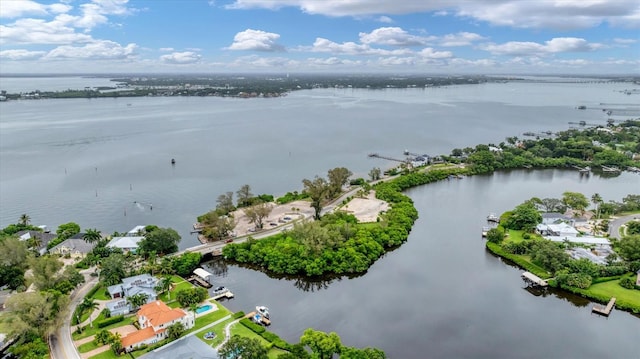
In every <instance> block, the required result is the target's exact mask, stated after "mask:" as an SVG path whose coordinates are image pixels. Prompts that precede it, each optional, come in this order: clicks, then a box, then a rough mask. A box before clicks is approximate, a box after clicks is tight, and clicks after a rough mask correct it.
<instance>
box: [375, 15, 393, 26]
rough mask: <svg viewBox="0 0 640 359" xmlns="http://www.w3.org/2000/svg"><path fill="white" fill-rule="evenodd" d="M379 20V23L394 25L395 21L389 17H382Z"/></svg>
mask: <svg viewBox="0 0 640 359" xmlns="http://www.w3.org/2000/svg"><path fill="white" fill-rule="evenodd" d="M377 20H378V22H382V23H385V24H393V19H392V18H390V17H388V16H384V15H383V16H380V17H379V18H378V19H377Z"/></svg>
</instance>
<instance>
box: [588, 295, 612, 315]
mask: <svg viewBox="0 0 640 359" xmlns="http://www.w3.org/2000/svg"><path fill="white" fill-rule="evenodd" d="M615 305H616V297H612V298H611V300H610V301H609V303H608V304H607V306H606V307H603V306H601V305H594V306H593V309H591V312H593V313H596V314H600V315H604V316H605V317H608V316H609V314H611V311H612V310H613V307H614V306H615Z"/></svg>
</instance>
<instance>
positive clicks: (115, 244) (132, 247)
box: [107, 237, 144, 253]
mask: <svg viewBox="0 0 640 359" xmlns="http://www.w3.org/2000/svg"><path fill="white" fill-rule="evenodd" d="M143 238H144V237H113V238H111V240H110V241H109V243H107V247H110V248H120V249H122V251H123V252H124V253H127V252H132V253H135V252H136V251H137V250H138V243H140V241H141V240H142V239H143Z"/></svg>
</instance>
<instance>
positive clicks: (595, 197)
mask: <svg viewBox="0 0 640 359" xmlns="http://www.w3.org/2000/svg"><path fill="white" fill-rule="evenodd" d="M602 202H603V201H602V196H600V194H599V193H594V194H593V195H592V196H591V203H593V204H594V205H595V206H596V218H600V204H601V203H602Z"/></svg>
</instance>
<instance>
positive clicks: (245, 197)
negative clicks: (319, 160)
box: [236, 184, 253, 207]
mask: <svg viewBox="0 0 640 359" xmlns="http://www.w3.org/2000/svg"><path fill="white" fill-rule="evenodd" d="M236 194H237V195H238V207H246V206H250V205H251V199H252V198H253V193H251V186H249V185H248V184H245V185H242V187H240V189H239V190H237V191H236Z"/></svg>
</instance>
